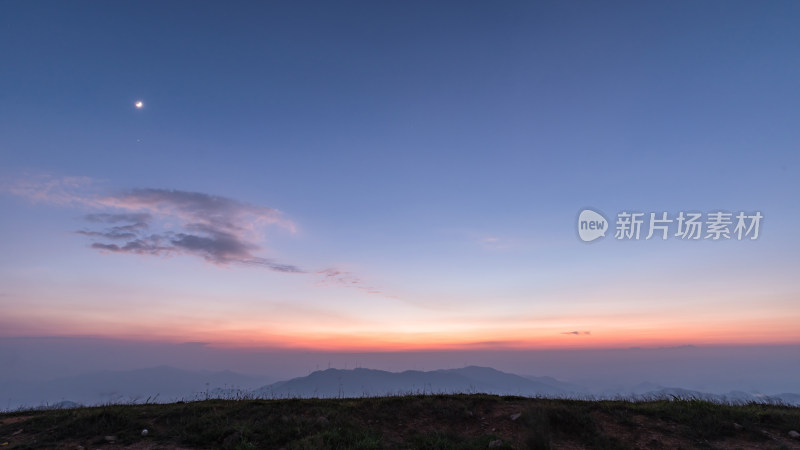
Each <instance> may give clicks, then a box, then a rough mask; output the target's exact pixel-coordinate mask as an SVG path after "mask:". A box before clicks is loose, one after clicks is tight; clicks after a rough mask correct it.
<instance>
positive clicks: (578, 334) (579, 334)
mask: <svg viewBox="0 0 800 450" xmlns="http://www.w3.org/2000/svg"><path fill="white" fill-rule="evenodd" d="M561 334H571V335H574V336H589V335H591V334H592V332H591V331H565V332H563V333H561Z"/></svg>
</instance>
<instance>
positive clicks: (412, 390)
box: [254, 366, 573, 398]
mask: <svg viewBox="0 0 800 450" xmlns="http://www.w3.org/2000/svg"><path fill="white" fill-rule="evenodd" d="M572 391H573V389H572V385H569V384H566V383H561V382H559V381H558V380H555V379H554V378H548V379H547V382H546V383H545V382H542V381H537V380H532V379H528V378H525V377H521V376H519V375H513V374H509V373H505V372H501V371H499V370H495V369H492V368H489V367H477V366H469V367H464V368H462V369H448V370H434V371H429V372H422V371H418V370H408V371H405V372H399V373H394V372H386V371H383V370H372V369H353V370H340V369H327V370H320V371H316V372H313V373H311V374H310V375H308V376H305V377H300V378H293V379H291V380H288V381H281V382H278V383H273V384H270V385H267V386H264V387H262V388H260V389H257V390H256V391H254V394H255V395H257V396H261V397H266V398H284V397H322V398H326V397H327V398H329V397H363V396H381V395H403V394H417V393H420V394H423V393H424V394H435V393H487V394H500V395H524V396H566V395H568V394H570V393H572Z"/></svg>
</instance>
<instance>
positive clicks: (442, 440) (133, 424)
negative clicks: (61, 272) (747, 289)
mask: <svg viewBox="0 0 800 450" xmlns="http://www.w3.org/2000/svg"><path fill="white" fill-rule="evenodd" d="M517 415H518V416H517ZM512 417H514V418H513V419H512ZM143 429H148V431H149V433H148V434H147V436H142V435H141V430H143ZM790 430H800V408H796V407H789V406H785V405H765V404H743V405H725V404H718V403H712V402H708V401H703V400H697V399H670V400H665V399H661V400H652V401H642V402H632V401H624V400H614V401H610V400H603V401H586V400H564V399H533V398H521V397H499V396H491V395H481V394H472V395H466V394H465V395H411V396H404V397H370V398H360V399H282V400H257V399H239V400H204V401H196V402H188V403H184V402H179V403H172V404H141V405H105V406H98V407H90V408H76V409H63V410H28V411H17V412H12V413H4V414H0V450H2V449H7V448H8V449H36V448H71V449H75V448H79V447H84V448H98V447H103V446H106V447H114V448H120V447H125V446H134V447H135V448H137V449H142V448H153V449H156V448H162V449H176V448H215V449H217V448H221V449H262V448H285V449H318V448H328V449H383V448H397V449H405V448H423V449H451V448H452V449H456V448H458V449H469V448H474V449H479V448H480V449H485V448H488V447H489V445H490V443H491V444H492V445H493V446H494V447H495V448H531V449H549V448H561V447H568V448H600V449H602V448H608V449H614V448H620V449H622V448H633V447H640V448H676V447H680V448H737V447H738V448H800V440H797V439H792V438H791V437H789V435H788V432H789V431H790Z"/></svg>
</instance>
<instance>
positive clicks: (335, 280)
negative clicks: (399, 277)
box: [317, 268, 391, 297]
mask: <svg viewBox="0 0 800 450" xmlns="http://www.w3.org/2000/svg"><path fill="white" fill-rule="evenodd" d="M317 274H318V275H322V277H323V278H322V280H320V281H319V282H318V283H317V284H318V285H320V286H342V287H346V288H353V289H358V290H360V291H363V292H366V293H367V294H379V295H385V294H384V292H383V291H381V290H379V289H377V288H375V287H373V286H370V285H368V284H366V283H365V282H364V281H363V280H362V279H360V278H359V277H357V276H356V275H354V274H353V273H351V272H346V271H343V270H339V269H334V268H331V269H325V270H320V271H318V272H317ZM388 297H391V296H388Z"/></svg>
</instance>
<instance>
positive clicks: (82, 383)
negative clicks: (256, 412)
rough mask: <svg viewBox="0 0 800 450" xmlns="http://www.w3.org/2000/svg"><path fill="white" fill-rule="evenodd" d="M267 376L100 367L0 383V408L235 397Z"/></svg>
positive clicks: (159, 368) (167, 368)
mask: <svg viewBox="0 0 800 450" xmlns="http://www.w3.org/2000/svg"><path fill="white" fill-rule="evenodd" d="M265 381H270V380H269V378H268V377H259V378H255V377H250V376H246V375H241V374H238V373H234V372H230V371H223V372H206V371H191V370H182V369H176V368H174V367H169V366H158V367H152V368H148V369H138V370H129V371H99V372H89V373H86V374H82V375H75V376H70V377H63V378H56V379H53V380H47V381H28V380H16V381H5V382H0V409H6V410H8V409H16V408H19V407H38V406H42V405H52V406H59V405H63V404H68V403H74V402H77V403H80V404H85V405H95V404H99V403H125V402H131V401H139V402H143V401H146V400H147V399H148V398H149V399H150V401H159V402H170V401H176V400H194V399H199V398H205V397H207V396H208V397H234V396H235V395H236V393H238V392H249V391H250V390H251V389H253V388H256V387H258V386H261V385H263V383H264V382H265ZM65 402H68V403H65Z"/></svg>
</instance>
